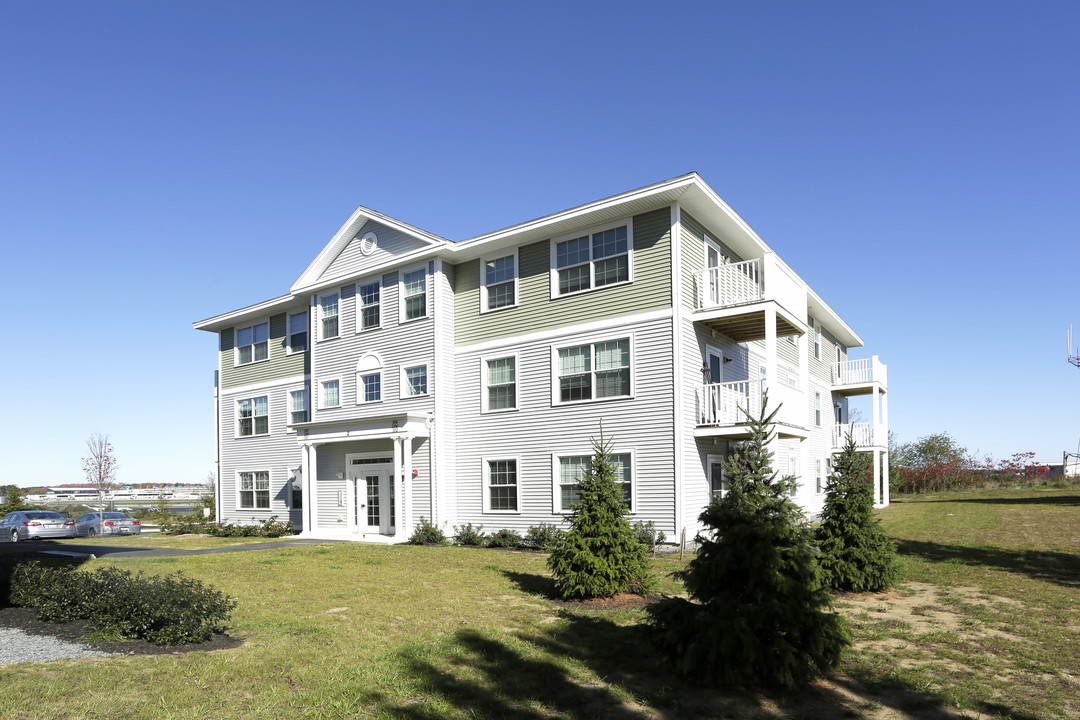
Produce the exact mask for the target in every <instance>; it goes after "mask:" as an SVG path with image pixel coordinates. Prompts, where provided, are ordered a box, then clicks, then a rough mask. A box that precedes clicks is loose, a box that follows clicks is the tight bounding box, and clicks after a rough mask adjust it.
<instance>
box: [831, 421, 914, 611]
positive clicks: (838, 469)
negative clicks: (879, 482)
mask: <svg viewBox="0 0 1080 720" xmlns="http://www.w3.org/2000/svg"><path fill="white" fill-rule="evenodd" d="M867 469H868V468H867V458H866V457H865V456H860V455H859V454H858V453H857V452H855V441H854V440H852V438H851V436H850V435H849V436H848V438H847V441H846V442H845V443H844V449H843V452H841V453H840V454H839V455H837V457H836V461H835V470H834V471H833V474H832V475H831V476H830V477H829V480H828V483H827V484H826V485H825V506H824V508H822V511H821V523H820V524H819V525H818V527H817V529H816V531H815V536H816V538H817V543H818V547H819V548H820V549H821V557H820V558H819V559H818V563H819V564H820V565H821V570H822V575H823V577H824V579H825V582H826V584H828V586H829V587H832V588H833V589H836V590H850V591H853V592H880V591H882V590H885V589H886V588H889V587H892V585H893V584H895V582H896V575H897V565H896V544H895V543H893V541H892V539H890V538H889V536H888V535H886V534H885V531H884V530H883V529H882V528H881V523H880V522H879V521H878V519H877V518H876V517H875V516H874V497H873V488H872V486H871V485H869V484H867V483H866V481H865V477H866V475H867Z"/></svg>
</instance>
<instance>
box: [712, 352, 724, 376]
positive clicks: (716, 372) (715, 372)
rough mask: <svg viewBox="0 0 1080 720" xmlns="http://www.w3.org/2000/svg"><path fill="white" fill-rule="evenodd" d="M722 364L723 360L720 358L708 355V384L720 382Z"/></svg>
mask: <svg viewBox="0 0 1080 720" xmlns="http://www.w3.org/2000/svg"><path fill="white" fill-rule="evenodd" d="M722 363H723V358H721V356H719V355H716V354H713V353H709V382H711V383H718V382H722V380H721V379H720V377H721V375H720V368H721V367H722V366H723V365H722Z"/></svg>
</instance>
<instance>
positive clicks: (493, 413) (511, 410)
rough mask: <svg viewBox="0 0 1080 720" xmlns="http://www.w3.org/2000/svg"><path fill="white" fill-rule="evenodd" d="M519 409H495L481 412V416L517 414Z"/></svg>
mask: <svg viewBox="0 0 1080 720" xmlns="http://www.w3.org/2000/svg"><path fill="white" fill-rule="evenodd" d="M518 410H520V408H516V407H512V408H495V409H494V410H481V411H480V414H481V415H501V414H503V413H511V412H517V411H518Z"/></svg>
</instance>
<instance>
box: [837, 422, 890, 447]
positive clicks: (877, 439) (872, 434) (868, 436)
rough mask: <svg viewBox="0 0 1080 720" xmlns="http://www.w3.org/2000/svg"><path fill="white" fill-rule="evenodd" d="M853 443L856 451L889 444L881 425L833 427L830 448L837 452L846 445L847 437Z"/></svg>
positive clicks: (863, 423) (858, 424)
mask: <svg viewBox="0 0 1080 720" xmlns="http://www.w3.org/2000/svg"><path fill="white" fill-rule="evenodd" d="M849 435H850V436H851V439H852V440H854V441H855V448H856V449H857V450H869V449H872V448H884V447H887V446H888V444H889V438H888V433H887V432H886V431H885V427H884V426H883V425H880V424H879V425H875V424H874V423H868V422H859V423H837V424H836V425H834V426H833V433H832V446H833V450H834V451H836V452H839V451H840V450H842V449H843V448H844V445H846V444H847V439H848V436H849Z"/></svg>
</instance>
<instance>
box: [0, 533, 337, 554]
mask: <svg viewBox="0 0 1080 720" xmlns="http://www.w3.org/2000/svg"><path fill="white" fill-rule="evenodd" d="M327 542H343V541H341V540H316V539H313V538H303V539H302V538H297V539H295V540H275V541H273V542H260V543H246V544H240V545H227V546H224V547H216V548H204V549H202V550H184V549H181V548H167V547H131V546H126V545H104V544H101V545H99V544H98V543H87V544H85V545H83V544H80V545H74V544H71V545H69V544H64V545H61V544H58V543H51V542H20V543H16V544H12V543H4V544H3V545H2V546H0V547H2V548H3V551H4V554H12V555H15V554H18V555H27V556H37V557H58V556H59V557H95V558H100V557H106V556H108V557H113V558H123V557H178V556H182V555H212V554H214V553H230V552H247V551H249V550H272V549H274V548H283V547H295V546H297V545H319V544H321V543H327Z"/></svg>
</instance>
